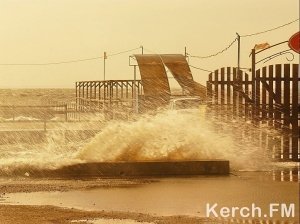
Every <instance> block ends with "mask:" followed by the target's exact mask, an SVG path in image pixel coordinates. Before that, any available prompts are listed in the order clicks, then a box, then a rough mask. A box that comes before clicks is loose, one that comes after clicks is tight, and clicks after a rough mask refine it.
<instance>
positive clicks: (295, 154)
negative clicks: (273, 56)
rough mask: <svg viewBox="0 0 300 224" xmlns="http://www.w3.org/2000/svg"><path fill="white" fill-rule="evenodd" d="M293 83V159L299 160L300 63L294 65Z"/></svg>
mask: <svg viewBox="0 0 300 224" xmlns="http://www.w3.org/2000/svg"><path fill="white" fill-rule="evenodd" d="M292 77H293V83H292V87H293V88H292V119H291V123H292V159H293V160H294V161H299V157H298V153H299V148H298V141H299V127H298V113H299V110H298V100H299V99H298V94H299V92H298V91H299V83H298V77H299V64H294V65H293V71H292Z"/></svg>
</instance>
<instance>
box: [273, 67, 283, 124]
mask: <svg viewBox="0 0 300 224" xmlns="http://www.w3.org/2000/svg"><path fill="white" fill-rule="evenodd" d="M275 95H276V96H279V97H278V102H275V114H274V115H275V120H274V122H275V128H277V129H278V128H281V112H280V108H281V104H280V103H281V65H280V64H277V65H275Z"/></svg>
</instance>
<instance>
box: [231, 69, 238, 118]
mask: <svg viewBox="0 0 300 224" xmlns="http://www.w3.org/2000/svg"><path fill="white" fill-rule="evenodd" d="M236 78H237V74H236V68H233V77H232V79H233V92H232V110H233V112H232V114H233V116H236V115H237V111H236V109H237V106H238V105H237V104H238V102H237V91H238V89H237V84H236V83H237V80H236Z"/></svg>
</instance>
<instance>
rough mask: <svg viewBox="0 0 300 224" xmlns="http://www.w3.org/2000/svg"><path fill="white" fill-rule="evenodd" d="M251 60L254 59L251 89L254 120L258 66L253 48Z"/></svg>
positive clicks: (253, 116)
mask: <svg viewBox="0 0 300 224" xmlns="http://www.w3.org/2000/svg"><path fill="white" fill-rule="evenodd" d="M251 58H252V62H251V73H252V77H251V80H252V85H251V86H252V88H251V92H252V94H251V95H252V108H251V110H252V119H254V118H255V72H256V66H255V63H256V62H255V49H254V48H253V49H252V51H251Z"/></svg>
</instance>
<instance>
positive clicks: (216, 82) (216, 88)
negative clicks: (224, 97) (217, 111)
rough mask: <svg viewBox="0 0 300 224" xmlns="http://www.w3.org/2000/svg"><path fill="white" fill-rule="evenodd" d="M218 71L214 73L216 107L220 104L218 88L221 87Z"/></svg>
mask: <svg viewBox="0 0 300 224" xmlns="http://www.w3.org/2000/svg"><path fill="white" fill-rule="evenodd" d="M218 72H219V71H218V70H216V71H215V72H214V74H215V77H214V103H215V104H216V105H218V104H219V91H218V87H219V85H218V84H219V83H218V80H219V74H218Z"/></svg>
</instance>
